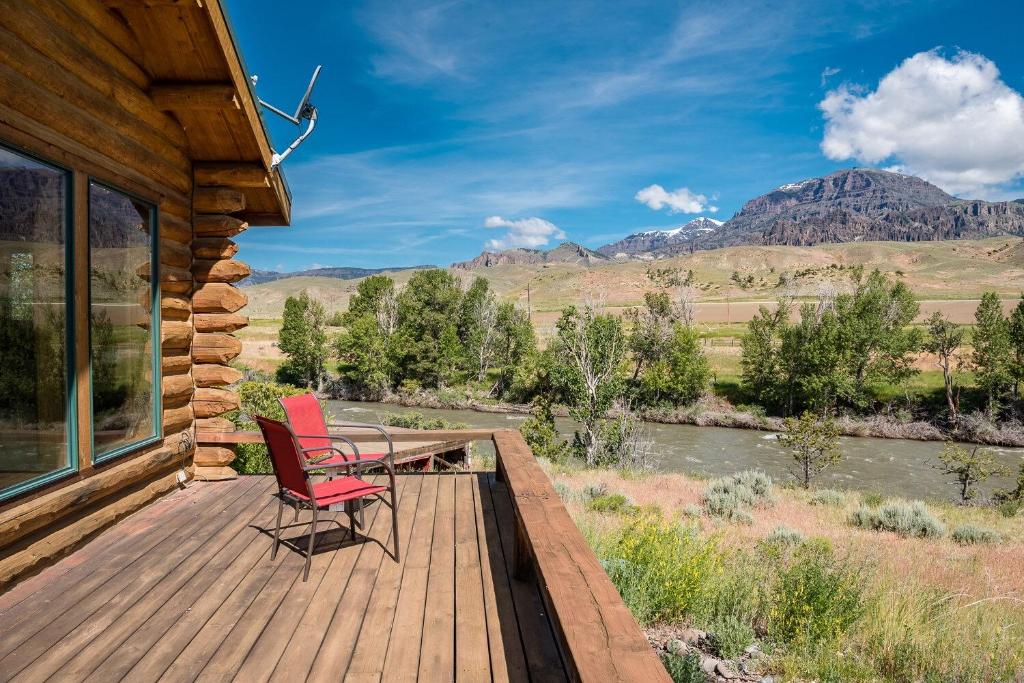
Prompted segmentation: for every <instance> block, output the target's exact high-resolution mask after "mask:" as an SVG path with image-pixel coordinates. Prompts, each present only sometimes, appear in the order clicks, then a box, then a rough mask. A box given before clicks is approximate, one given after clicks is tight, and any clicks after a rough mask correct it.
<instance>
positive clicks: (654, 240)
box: [597, 216, 723, 258]
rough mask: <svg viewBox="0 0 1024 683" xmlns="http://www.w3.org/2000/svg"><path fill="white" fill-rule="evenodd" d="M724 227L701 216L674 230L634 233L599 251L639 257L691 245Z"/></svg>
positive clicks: (617, 255) (613, 255)
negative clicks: (674, 247) (695, 240)
mask: <svg viewBox="0 0 1024 683" xmlns="http://www.w3.org/2000/svg"><path fill="white" fill-rule="evenodd" d="M722 225H723V223H722V221H716V220H715V219H713V218H705V217H704V216H701V217H700V218H694V219H693V220H692V221H690V222H689V223H686V224H685V225H681V226H679V227H678V228H673V229H672V230H646V231H644V232H638V233H634V234H632V235H629V236H628V237H624V238H623V239H621V240H619V241H618V242H612V243H611V244H606V245H604V246H603V247H599V248H598V249H597V251H598V252H599V253H601V254H604V255H605V256H610V257H612V258H622V257H628V256H637V255H639V254H646V253H649V252H656V251H659V250H662V249H665V248H667V247H671V246H673V245H676V244H689V243H690V242H692V241H693V240H694V239H697V238H701V237H705V238H706V237H707V236H708V235H709V234H710V233H713V232H714V231H715V230H717V229H718V228H720V227H722Z"/></svg>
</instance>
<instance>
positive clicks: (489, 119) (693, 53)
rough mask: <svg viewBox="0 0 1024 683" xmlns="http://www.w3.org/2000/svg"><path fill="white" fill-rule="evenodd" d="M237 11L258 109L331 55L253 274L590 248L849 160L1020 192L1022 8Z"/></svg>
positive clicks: (257, 7)
mask: <svg viewBox="0 0 1024 683" xmlns="http://www.w3.org/2000/svg"><path fill="white" fill-rule="evenodd" d="M226 5H227V8H228V11H229V14H230V16H231V20H232V23H233V26H234V29H235V33H236V37H237V39H238V41H239V43H240V44H241V48H242V52H243V54H244V55H245V60H246V63H247V67H248V68H249V70H250V71H251V72H253V73H256V74H258V75H259V86H258V92H259V94H260V96H261V97H263V98H264V99H266V100H268V101H271V102H273V103H275V104H277V105H278V106H280V107H281V108H283V109H286V110H291V109H292V108H294V106H295V103H296V101H297V100H298V98H299V96H300V95H301V93H302V90H303V89H304V87H305V84H306V81H307V79H308V78H309V75H310V73H311V71H312V69H313V67H314V66H315V65H316V64H318V63H322V64H323V65H324V70H323V73H322V75H321V78H320V82H319V84H318V85H317V90H316V93H315V96H314V98H313V101H314V103H315V104H316V105H317V107H318V109H319V113H320V123H319V126H318V128H317V130H316V132H315V133H314V134H313V136H312V137H311V138H310V139H309V140H308V141H307V142H306V143H305V144H304V145H303V146H302V147H300V149H299V150H298V151H297V152H296V153H294V154H293V155H292V156H291V157H290V158H289V159H287V160H286V161H285V164H284V168H285V173H286V175H287V177H288V180H289V183H290V185H291V188H292V192H293V195H294V202H293V221H292V227H290V228H286V229H277V228H260V229H252V230H250V231H248V232H247V233H244V234H243V235H241V236H240V237H239V239H238V241H239V243H240V245H241V247H242V250H243V256H244V259H245V260H246V261H247V262H249V263H250V264H252V265H253V266H254V267H256V268H261V269H273V270H288V271H292V270H298V269H304V268H310V267H317V266H364V267H383V266H399V265H415V264H424V263H433V264H441V265H446V264H448V263H451V262H452V261H455V260H461V259H465V258H470V257H472V256H474V255H476V254H478V253H479V252H480V251H481V250H482V249H483V248H485V246H488V245H490V246H491V247H505V246H516V245H521V246H537V247H541V248H545V247H548V248H549V247H551V246H553V245H554V244H557V243H558V242H560V241H562V240H563V239H570V240H574V241H577V242H580V243H582V244H585V245H587V246H591V247H596V246H600V245H601V244H604V243H607V242H609V241H613V240H615V239H618V238H620V237H622V236H625V235H627V234H629V233H632V232H636V231H638V230H645V229H656V228H665V229H667V228H672V227H675V226H678V225H680V224H682V223H684V222H686V221H688V220H690V219H692V218H694V217H696V216H698V215H705V216H709V217H713V218H717V219H719V220H725V219H727V218H728V217H730V216H732V214H733V213H734V212H736V211H737V210H738V209H739V208H740V206H741V205H742V204H743V202H744V201H746V200H748V199H751V198H753V197H755V196H757V195H759V194H762V193H764V192H766V191H768V190H771V189H772V188H774V187H777V186H779V185H782V184H785V183H789V182H794V181H799V180H801V179H804V178H808V177H813V176H817V175H822V174H825V173H828V172H830V171H832V170H835V169H839V168H845V167H850V166H855V165H870V166H878V167H881V168H894V169H900V170H904V171H906V172H911V173H915V174H918V175H922V176H924V177H926V178H928V179H930V180H932V181H933V182H936V183H937V184H939V185H940V186H942V187H943V188H944V189H946V190H947V191H950V192H952V193H955V194H958V195H960V196H978V197H984V198H990V199H1000V198H1009V197H1017V196H1024V184H1022V182H1021V178H1022V173H1024V98H1022V97H1021V93H1024V49H1021V47H1020V39H1019V27H1020V26H1021V25H1024V3H1020V2H980V3H979V2H883V1H882V0H872V1H868V2H863V3H842V2H820V1H816V2H756V3H755V2H730V1H729V0H718V1H715V2H707V3H702V2H685V3H681V2H655V1H650V2H630V1H626V0H621V1H618V2H596V1H595V2H573V1H571V0H569V1H565V2H550V0H548V1H546V2H535V1H533V0H517V1H516V2H502V1H494V2H491V1H481V2H472V1H469V0H466V1H459V0H446V1H442V2H436V1H433V0H419V1H415V2H412V1H409V2H407V1H405V0H387V1H385V2H327V1H322V2H313V1H311V2H301V3H298V2H279V1H277V2H274V1H271V0H226ZM268 123H269V124H270V127H271V133H272V135H273V137H274V141H275V144H276V145H277V146H279V147H284V146H286V145H287V144H288V143H289V142H290V141H291V138H292V137H294V135H295V134H296V132H297V131H296V129H295V128H293V127H291V126H289V125H287V124H282V123H280V122H279V121H275V120H273V119H270V118H268ZM638 193H639V198H638ZM712 208H714V209H717V211H712Z"/></svg>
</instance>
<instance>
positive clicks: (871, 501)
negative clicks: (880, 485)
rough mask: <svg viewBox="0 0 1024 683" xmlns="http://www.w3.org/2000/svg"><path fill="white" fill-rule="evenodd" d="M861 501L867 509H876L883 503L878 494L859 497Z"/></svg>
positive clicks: (883, 499) (866, 494)
mask: <svg viewBox="0 0 1024 683" xmlns="http://www.w3.org/2000/svg"><path fill="white" fill-rule="evenodd" d="M861 501H862V502H863V503H864V505H867V506H868V507H872V508H876V507H878V506H879V505H881V504H882V503H884V502H885V498H883V497H882V494H880V493H865V494H864V495H863V496H862V497H861Z"/></svg>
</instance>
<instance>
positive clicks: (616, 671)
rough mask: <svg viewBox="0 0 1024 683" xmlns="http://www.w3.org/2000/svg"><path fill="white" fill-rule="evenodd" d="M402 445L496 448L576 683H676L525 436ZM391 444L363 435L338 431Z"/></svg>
mask: <svg viewBox="0 0 1024 683" xmlns="http://www.w3.org/2000/svg"><path fill="white" fill-rule="evenodd" d="M389 432H390V435H391V439H392V441H393V442H394V443H396V444H399V443H412V442H423V441H426V440H430V441H435V442H449V441H450V442H459V441H461V442H467V441H493V442H494V447H495V453H496V456H497V477H498V479H499V480H500V481H503V482H504V483H505V485H506V487H507V488H508V491H509V494H510V497H511V499H512V506H513V509H514V512H515V524H516V529H515V532H516V544H515V553H516V556H515V566H516V570H517V573H518V574H519V576H520V578H527V577H529V576H532V577H535V578H536V580H537V583H538V585H539V586H540V589H541V594H542V595H543V596H544V601H545V602H546V606H547V608H548V615H549V618H550V619H551V623H552V626H553V627H554V632H555V635H556V638H557V639H558V647H559V650H560V652H561V655H562V658H563V660H564V663H565V666H566V669H567V671H568V672H569V674H570V676H572V678H573V679H574V680H576V681H583V682H585V683H612V682H614V681H622V682H626V681H629V682H636V681H640V682H642V683H671V679H670V678H669V676H668V673H667V672H666V671H665V668H664V667H663V666H662V665H661V662H660V661H659V659H658V657H657V655H656V654H655V652H654V650H653V649H651V646H650V645H649V643H648V642H647V639H646V638H645V637H644V634H643V632H642V631H641V630H640V627H639V626H638V625H637V622H636V620H635V619H634V618H633V615H632V614H631V613H630V611H629V608H627V607H626V605H625V603H624V602H623V601H622V598H621V597H620V596H619V593H618V591H617V590H616V589H615V586H614V585H613V584H612V582H611V580H610V579H609V578H608V575H607V574H605V572H604V569H603V568H602V567H601V563H600V562H599V561H598V559H597V557H596V556H595V555H594V553H593V551H592V550H591V549H590V546H589V545H587V542H586V539H584V538H583V535H582V534H581V533H580V531H579V529H578V528H577V527H576V524H575V523H574V522H573V520H572V518H571V517H570V516H569V512H568V511H567V510H566V509H565V506H564V505H562V500H561V498H559V496H558V493H557V492H556V491H555V489H554V486H552V484H551V480H550V479H549V478H548V476H547V474H545V472H544V470H543V469H541V466H540V464H539V463H538V462H537V458H536V457H534V455H533V452H532V451H531V450H530V448H529V446H527V444H526V442H525V441H524V440H523V438H522V436H521V435H520V434H519V432H517V431H514V430H510V429H499V430H484V429H457V430H443V431H422V430H409V429H397V428H396V429H394V430H389ZM332 433H336V434H340V435H342V436H345V437H347V438H349V439H352V440H353V441H362V442H368V441H375V440H383V437H381V436H380V435H379V434H378V435H377V436H376V437H375V436H374V435H373V434H372V433H370V432H368V431H366V430H361V429H347V430H341V431H337V432H332ZM196 440H197V442H198V443H208V444H227V443H260V442H262V438H261V436H260V434H259V433H258V432H234V433H213V432H206V433H204V432H200V433H199V434H197V435H196Z"/></svg>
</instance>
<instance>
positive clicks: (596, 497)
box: [549, 466, 1024, 681]
mask: <svg viewBox="0 0 1024 683" xmlns="http://www.w3.org/2000/svg"><path fill="white" fill-rule="evenodd" d="M549 474H550V476H551V477H552V479H553V480H554V481H555V482H556V487H557V488H558V490H559V493H560V494H561V495H562V496H563V499H564V500H565V502H566V505H567V507H568V508H569V509H570V512H571V513H572V514H573V516H574V518H575V519H576V521H577V524H578V525H579V526H580V528H581V530H583V531H584V534H585V535H586V536H587V538H588V540H589V541H590V543H591V545H592V546H593V547H594V548H595V551H596V552H597V553H598V555H599V556H600V557H602V558H603V559H605V561H606V562H610V563H611V565H610V566H612V568H613V569H612V572H611V575H612V576H613V580H615V581H616V585H617V586H618V588H619V590H620V592H623V596H624V598H626V602H627V604H628V605H629V606H630V608H631V609H632V610H633V611H634V614H635V615H636V616H637V617H638V619H639V620H640V621H641V622H642V623H643V624H644V625H645V626H646V627H648V629H649V633H651V634H652V637H653V638H655V639H657V637H658V634H665V633H667V634H669V637H675V636H673V634H679V633H682V632H684V629H685V628H686V627H689V626H696V627H697V628H700V629H704V630H706V631H708V632H710V633H712V634H714V637H712V638H710V640H709V641H707V642H703V643H702V644H701V649H703V651H704V652H705V653H707V652H708V651H709V650H710V651H712V653H713V654H718V655H720V656H723V657H724V658H725V659H734V658H735V657H739V658H743V657H745V655H743V654H740V653H742V652H743V650H744V648H745V647H746V646H747V645H749V644H750V643H751V642H752V641H755V640H756V642H757V643H758V645H759V646H760V651H761V652H763V653H765V656H766V659H762V660H756V659H754V660H747V661H746V663H747V664H748V665H751V664H752V665H754V666H755V667H757V668H758V669H759V672H760V673H772V674H776V675H780V674H781V675H782V677H783V679H784V680H835V681H840V680H841V681H848V680H865V681H867V680H870V681H875V680H892V681H903V680H928V681H932V680H934V681H948V680H959V681H968V680H1019V679H1018V678H1017V677H1018V676H1020V675H1021V674H1022V673H1024V639H1022V638H1021V637H1020V630H1021V628H1022V627H1024V516H1021V515H1017V516H1016V517H1004V516H1002V515H1000V514H999V513H998V512H997V511H995V510H993V509H991V508H974V507H961V506H954V505H942V504H934V505H930V506H929V512H930V513H931V514H932V515H933V516H934V517H935V518H936V519H937V520H939V521H940V522H941V523H942V524H944V525H945V528H946V532H945V533H944V534H943V535H941V536H940V537H933V538H918V537H910V536H905V535H899V534H897V533H892V532H887V531H871V530H863V529H860V528H857V527H855V526H852V525H851V524H850V522H849V519H850V517H851V513H853V512H854V511H855V510H857V509H858V508H859V507H860V506H861V505H862V504H864V503H868V504H870V505H871V506H878V505H880V504H881V501H878V500H871V498H872V496H870V495H867V494H857V493H852V492H827V493H828V495H827V496H826V495H822V494H817V493H816V492H815V491H813V490H812V491H803V490H793V489H780V488H779V487H778V486H776V487H775V489H774V491H773V492H770V493H769V495H768V497H767V500H766V501H765V502H764V503H759V504H757V505H756V506H755V507H753V508H751V510H750V515H749V516H748V517H747V518H745V519H743V520H742V521H732V522H727V521H724V520H723V519H721V518H719V517H713V516H711V515H710V513H709V511H708V508H707V507H706V505H705V499H704V494H705V490H706V489H707V488H708V485H709V483H708V482H706V481H701V480H697V479H694V478H691V477H686V476H683V475H679V474H640V475H637V474H631V473H621V472H614V471H607V470H604V471H600V470H578V469H573V468H571V467H565V466H553V467H551V468H549ZM616 494H618V495H616ZM613 503H618V504H613ZM637 519H640V520H641V521H640V522H637V521H636V520H637ZM964 524H969V525H973V526H974V527H980V528H984V529H988V530H991V531H993V532H995V533H996V534H997V535H998V540H997V542H986V543H978V544H961V543H957V542H955V541H954V540H953V535H954V534H953V530H954V529H956V528H957V527H959V526H960V525H964ZM623 529H625V530H626V532H625V534H624V533H623ZM676 533H678V534H680V535H679V536H678V537H676V536H674V534H676ZM808 543H812V544H813V543H819V544H825V546H824V547H827V548H830V549H831V550H830V551H829V552H828V553H827V554H826V555H825V556H824V557H825V558H826V559H825V560H824V561H821V562H818V563H813V564H812V565H811V566H810V567H809V571H806V570H805V571H804V572H803V573H801V572H800V571H799V567H798V565H799V562H798V558H799V557H800V555H799V553H800V548H801V547H802V546H805V545H807V544H808ZM819 547H820V546H819ZM624 553H625V554H628V556H629V558H630V561H631V562H633V563H640V564H641V565H642V566H641V567H638V569H639V570H640V571H638V572H637V576H636V577H631V576H630V574H628V573H627V574H622V573H621V572H616V571H614V568H615V566H616V563H617V562H622V561H623V560H618V559H617V558H620V557H623V556H624ZM844 577H845V578H844ZM839 579H841V580H839ZM830 581H831V583H830ZM837 591H846V594H847V595H850V594H853V595H855V596H856V597H857V600H856V604H855V605H851V606H850V607H851V609H850V610H846V609H841V610H840V611H839V612H836V610H837V609H839V608H837V607H836V604H838V603H837V601H839V600H840V597H841V596H840V595H839V593H838V592H837ZM794 616H795V618H796V619H797V620H798V623H799V626H800V628H798V629H797V630H796V631H795V632H789V631H788V630H787V629H786V628H785V627H786V626H787V625H788V624H789V623H792V622H791V621H787V619H790V620H791V619H792V618H794ZM836 619H843V620H844V621H843V622H842V624H843V625H842V627H841V628H836V629H834V630H833V631H831V632H827V635H825V636H819V637H817V638H812V637H811V635H812V634H815V633H821V632H823V631H824V629H827V628H828V627H829V625H830V624H832V623H833V621H834V620H836ZM815 629H819V630H817V631H816V630H815ZM725 645H731V648H732V650H733V653H732V654H729V655H723V654H722V652H721V649H724V646H725ZM716 648H717V649H719V651H718V652H714V650H715V649H716Z"/></svg>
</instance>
